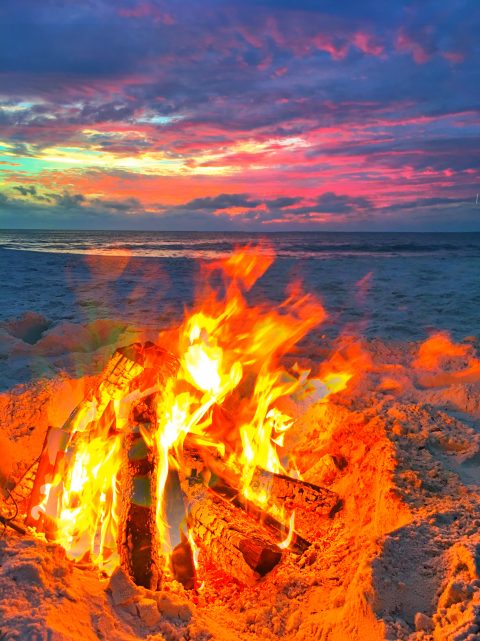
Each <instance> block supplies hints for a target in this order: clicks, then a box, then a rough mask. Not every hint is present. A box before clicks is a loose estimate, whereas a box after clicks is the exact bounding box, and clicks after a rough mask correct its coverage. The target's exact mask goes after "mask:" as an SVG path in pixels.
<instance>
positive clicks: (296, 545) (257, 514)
mask: <svg viewBox="0 0 480 641" xmlns="http://www.w3.org/2000/svg"><path fill="white" fill-rule="evenodd" d="M212 489H213V491H214V492H215V493H216V494H219V495H220V496H222V497H223V498H225V499H226V500H228V501H230V503H231V504H232V505H234V506H235V507H238V508H242V509H243V510H245V512H246V513H247V514H248V515H249V516H250V517H251V518H252V519H254V520H255V521H257V522H258V523H261V524H262V525H263V526H264V527H265V528H266V529H267V530H268V531H269V532H270V534H271V535H272V537H274V538H275V540H277V541H281V540H282V539H285V538H286V537H287V534H288V532H286V529H288V528H286V525H285V523H281V522H280V521H278V520H277V519H276V518H275V517H274V516H272V515H271V514H268V512H265V511H264V510H262V508H260V507H258V505H255V503H252V501H249V500H248V499H246V498H245V497H244V496H243V495H242V494H241V493H240V492H237V490H235V489H233V488H232V487H230V486H229V485H222V484H217V485H215V486H214V487H212ZM310 545H311V542H310V541H307V540H306V539H304V538H303V537H302V536H300V534H298V532H296V531H295V530H293V532H292V540H291V542H290V544H289V546H288V549H289V550H290V552H293V553H294V554H303V553H304V552H305V550H308V548H309V547H310Z"/></svg>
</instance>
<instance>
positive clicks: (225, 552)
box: [182, 478, 282, 585]
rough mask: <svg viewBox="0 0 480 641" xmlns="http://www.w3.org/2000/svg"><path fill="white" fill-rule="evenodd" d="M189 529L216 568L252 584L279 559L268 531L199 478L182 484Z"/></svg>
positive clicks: (279, 550)
mask: <svg viewBox="0 0 480 641" xmlns="http://www.w3.org/2000/svg"><path fill="white" fill-rule="evenodd" d="M182 489H183V491H184V493H185V497H186V507H187V523H188V529H189V532H190V534H191V536H192V537H193V540H194V542H195V544H196V545H197V546H198V547H200V548H201V549H202V550H203V551H204V553H205V555H206V556H207V558H208V559H209V560H210V561H211V562H212V563H213V564H214V565H215V566H216V567H218V568H219V569H221V570H223V571H224V572H225V573H227V574H229V575H230V576H233V577H235V578H236V579H238V580H239V581H241V582H243V583H245V584H247V585H253V584H255V583H256V582H257V581H258V580H259V579H260V578H262V577H263V576H265V575H266V574H267V573H268V572H270V571H271V570H272V569H273V568H274V567H275V566H276V565H277V564H278V563H279V562H280V560H281V558H282V550H281V549H280V548H279V547H278V546H277V545H276V543H275V541H274V540H273V539H272V537H271V536H270V534H269V533H268V532H267V531H266V530H265V529H264V528H262V527H261V526H260V525H259V524H258V523H256V522H255V521H252V520H251V519H250V518H248V516H247V515H246V514H245V513H244V512H243V511H242V510H239V509H236V508H235V507H234V506H232V505H231V504H230V503H229V502H227V501H225V500H223V499H222V498H221V497H220V496H218V495H216V494H215V493H214V492H213V491H212V490H211V489H210V488H208V487H207V486H205V485H204V484H203V483H199V482H198V479H192V478H188V479H185V480H184V481H183V483H182Z"/></svg>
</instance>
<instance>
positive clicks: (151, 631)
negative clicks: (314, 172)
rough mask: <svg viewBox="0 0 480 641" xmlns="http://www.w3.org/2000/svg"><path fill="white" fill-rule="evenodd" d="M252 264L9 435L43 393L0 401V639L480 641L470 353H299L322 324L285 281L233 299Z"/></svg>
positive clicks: (353, 346) (244, 252)
mask: <svg viewBox="0 0 480 641" xmlns="http://www.w3.org/2000/svg"><path fill="white" fill-rule="evenodd" d="M272 261H273V256H272V254H271V252H266V251H259V250H258V249H254V248H252V247H244V248H240V249H238V250H237V251H236V252H235V253H233V254H232V255H231V256H230V257H228V258H227V259H225V260H222V261H217V262H212V263H208V264H206V265H204V266H203V271H202V279H201V287H200V288H199V291H198V298H197V302H196V304H195V305H194V306H193V308H192V309H188V310H186V311H185V314H184V318H183V320H182V322H181V323H179V324H177V325H175V326H173V327H170V328H168V329H163V330H162V331H161V332H160V333H159V334H158V335H157V336H156V337H155V339H154V340H143V341H141V342H135V343H133V344H128V345H121V346H119V347H118V348H117V349H116V350H115V351H114V353H113V355H112V356H111V357H110V359H109V360H108V362H107V363H106V364H105V365H104V367H103V370H102V371H101V372H100V373H99V374H98V375H96V376H95V377H90V378H88V379H87V378H85V379H84V380H81V381H65V380H58V381H56V382H54V383H53V384H49V387H48V393H47V395H48V399H47V401H46V402H43V405H42V407H43V409H42V410H41V412H40V413H41V416H40V417H37V419H36V420H35V424H34V425H33V429H32V431H31V432H29V433H28V434H25V433H24V432H22V429H24V420H25V412H30V413H31V414H35V413H37V414H38V407H39V405H38V402H39V400H38V399H39V395H41V394H44V393H45V392H44V388H42V391H40V388H33V389H27V390H23V391H22V392H21V393H16V394H13V395H4V397H3V399H2V403H3V405H2V406H1V407H2V408H3V414H2V415H3V416H4V417H7V416H8V415H9V412H10V415H12V410H11V408H12V407H13V406H15V407H16V408H17V415H18V416H19V417H20V418H19V419H15V418H13V419H12V420H11V421H10V423H11V424H10V426H8V430H7V432H8V433H9V434H10V435H11V440H12V441H15V440H17V441H18V442H19V443H22V444H23V445H25V444H26V440H25V439H27V438H28V439H30V441H31V443H32V444H34V446H33V447H32V448H28V449H26V450H25V451H27V452H28V453H29V455H30V458H28V460H27V459H26V458H25V457H23V458H21V457H19V458H18V461H17V465H16V467H15V466H13V465H12V472H11V475H10V477H9V478H8V479H7V481H6V482H5V499H4V506H3V507H2V512H1V514H2V516H1V519H2V523H3V524H4V527H5V534H4V537H3V540H2V543H1V544H2V548H1V555H2V556H1V559H2V561H1V562H2V572H3V576H4V578H3V579H2V581H0V589H1V590H2V591H3V605H1V604H0V612H1V613H2V614H3V621H4V623H0V631H1V635H3V636H1V635H0V636H1V638H2V639H24V638H25V639H26V638H32V639H34V638H39V639H43V638H45V639H47V638H49V639H50V638H55V639H59V640H60V639H61V640H64V639H72V640H73V639H79V638H92V639H94V638H103V639H109V640H115V639H133V638H148V639H151V640H154V639H156V640H158V641H161V640H163V639H175V640H178V641H180V640H181V639H184V640H187V639H190V640H192V641H193V640H194V639H197V640H198V641H200V640H201V639H208V638H218V639H223V638H225V639H226V638H230V639H231V638H238V639H247V638H248V639H251V638H258V639H270V638H272V639H277V638H283V639H305V640H307V639H329V640H338V641H340V640H342V641H347V640H348V639H353V640H355V639H359V640H364V641H370V640H372V641H376V640H381V639H397V638H398V639H407V638H408V639H412V640H413V639H435V640H437V639H452V640H453V639H455V640H456V641H460V640H462V639H464V640H465V641H467V640H468V641H472V640H473V639H476V638H479V637H478V636H477V634H480V593H479V586H480V579H479V570H480V536H479V527H478V525H479V524H480V503H479V494H478V481H479V479H478V476H479V475H478V455H479V452H480V443H479V434H478V432H476V431H475V430H474V428H473V426H472V425H471V424H469V422H470V421H469V419H468V417H472V416H475V415H477V416H478V412H479V405H478V400H475V399H478V396H477V393H478V379H479V372H480V361H479V360H478V359H477V357H476V351H475V347H474V345H472V344H471V343H462V344H455V343H453V342H452V341H451V339H450V338H449V336H448V335H447V334H444V333H443V334H442V333H439V334H435V335H433V336H432V337H430V338H429V339H428V340H427V341H426V342H425V343H424V344H423V345H420V346H419V347H418V348H414V349H411V350H410V351H409V350H408V349H407V350H405V349H400V348H399V346H390V347H387V346H385V345H383V344H382V345H379V344H375V343H373V344H371V345H366V344H362V343H361V341H359V340H358V339H354V338H352V337H351V336H342V337H341V338H340V339H339V340H337V341H336V344H335V346H332V347H331V348H329V349H325V350H324V354H323V358H321V359H319V358H318V356H316V358H315V360H314V359H312V358H309V356H311V354H309V353H308V351H309V342H308V336H309V335H310V334H311V332H312V330H314V329H315V328H318V327H320V326H321V325H322V323H323V322H324V321H325V319H326V317H327V312H326V311H325V309H324V308H323V306H322V304H321V302H320V301H319V300H317V299H316V298H315V297H314V296H313V295H311V294H309V293H306V292H304V291H303V290H302V286H301V283H299V282H295V283H292V284H291V286H290V287H289V291H288V293H287V296H286V298H285V300H284V301H283V302H281V303H280V304H276V305H272V304H268V303H267V302H265V304H264V305H260V306H259V305H256V306H252V305H250V304H249V303H248V292H249V290H250V288H251V287H252V286H253V285H254V284H255V283H256V282H257V280H258V279H260V278H261V277H262V276H263V274H264V273H265V272H266V270H268V268H269V267H270V266H271V264H272ZM66 392H68V393H67V394H66ZM19 407H21V411H20V412H18V408H19ZM452 408H453V410H454V411H455V412H456V413H457V414H454V413H452V411H450V413H449V410H452ZM458 412H463V414H459V413H458ZM62 413H63V418H62V420H61V421H60V420H58V417H59V416H60V415H62ZM52 415H55V416H56V418H57V423H55V424H51V422H50V417H51V416H52ZM13 416H15V413H13ZM22 439H23V441H22ZM30 441H29V442H30ZM8 581H10V583H11V585H10V583H8ZM9 586H10V587H9ZM12 586H13V588H12ZM12 589H13V593H14V596H13V597H12V594H11V590H12ZM32 595H33V596H32ZM33 597H35V598H34V602H35V603H34V606H33V607H34V609H35V608H37V609H38V610H39V611H40V612H41V614H39V615H38V616H37V615H36V614H35V616H33V619H32V616H30V615H28V616H26V615H25V613H23V618H22V613H21V612H20V611H19V607H18V606H19V603H24V604H27V603H29V602H30V601H31V600H32V598H33ZM42 600H43V602H42ZM42 608H43V609H42ZM20 609H21V608H20ZM92 622H93V623H92ZM52 631H53V632H52ZM52 634H54V635H56V636H54V637H52ZM27 635H30V636H27ZM35 635H37V636H35ZM48 635H50V636H48Z"/></svg>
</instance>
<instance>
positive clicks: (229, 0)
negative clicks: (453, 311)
mask: <svg viewBox="0 0 480 641" xmlns="http://www.w3.org/2000/svg"><path fill="white" fill-rule="evenodd" d="M479 62H480V5H479V3H478V0H411V1H403V0H394V1H390V2H388V1H387V0H375V1H374V0H362V1H360V0H323V1H322V0H317V1H314V0H295V1H290V0H257V1H255V2H253V1H252V0H242V1H241V2H240V1H239V0H224V1H219V0H181V1H177V0H170V1H169V2H163V1H160V0H81V1H80V0H41V1H39V0H1V2H0V228H41V229H49V228H55V229H146V230H187V231H190V230H199V231H202V230H205V231H210V230H222V231H223V230H240V231H248V230H251V231H281V230H285V231H289V230H305V231H311V230H319V231H320V230H329V231H334V230H340V231H370V230H371V231H384V230H399V231H407V230H412V231H475V230H476V231H480V196H479V197H478V201H479V203H478V204H477V203H476V200H477V192H480V176H479V173H480V172H479V168H480V111H479V103H480V71H479V69H480V64H479Z"/></svg>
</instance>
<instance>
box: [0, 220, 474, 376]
mask: <svg viewBox="0 0 480 641" xmlns="http://www.w3.org/2000/svg"><path fill="white" fill-rule="evenodd" d="M247 243H261V244H262V246H263V245H264V244H265V243H266V244H267V245H268V248H269V249H268V251H274V252H275V254H276V257H277V258H276V261H275V263H274V264H273V266H272V267H271V268H270V270H269V271H268V272H267V273H266V274H265V275H264V276H263V277H262V278H261V279H260V280H259V282H258V283H257V284H256V285H255V286H254V287H253V289H252V290H251V291H250V292H249V294H248V298H249V299H250V301H251V302H252V303H256V302H266V301H268V302H271V304H272V305H277V304H278V303H279V302H280V301H282V300H283V299H284V298H285V297H286V293H287V289H288V285H289V283H291V282H292V281H293V280H298V279H300V280H301V281H302V282H303V287H304V289H305V290H306V291H307V292H313V293H315V294H316V295H317V296H318V297H319V298H320V299H321V300H322V302H323V304H324V305H325V307H326V309H327V312H328V319H327V321H326V322H324V323H323V324H322V325H321V326H320V327H319V328H318V336H319V337H322V339H325V338H327V339H329V338H332V339H333V338H335V337H336V336H338V335H340V334H345V333H351V334H355V335H358V336H363V337H366V338H373V337H379V338H381V339H382V340H386V341H398V340H400V341H412V340H423V339H424V338H426V337H427V336H428V335H429V334H430V333H431V332H432V331H434V330H447V331H449V332H450V333H451V334H452V336H453V337H454V338H455V339H457V340H458V339H462V338H464V337H466V336H472V335H473V336H479V335H480V313H479V309H480V233H470V234H450V233H333V232H332V233H323V232H318V233H310V232H308V233H274V234H258V235H257V234H242V233H180V232H179V233H168V232H113V231H108V232H107V231H105V232H74V231H55V232H51V231H0V274H1V290H0V291H1V305H0V367H1V368H2V369H3V374H4V377H7V378H8V373H7V371H6V369H5V367H6V361H8V362H9V363H10V365H11V364H12V362H13V361H12V359H13V358H14V356H13V355H12V340H11V335H14V336H16V341H17V342H16V343H15V349H14V350H13V351H14V352H15V350H16V352H20V353H22V354H23V355H24V356H25V354H24V351H25V350H23V345H22V344H21V343H19V342H18V338H19V337H20V339H22V340H23V339H25V336H22V335H21V333H19V332H18V331H17V329H16V328H18V327H20V326H21V321H22V318H23V319H24V318H25V314H30V315H31V314H32V313H34V314H35V315H37V316H38V318H39V319H40V320H39V321H38V323H37V326H36V329H35V327H33V329H32V331H30V330H28V324H29V322H27V323H26V326H27V330H28V331H27V330H26V331H27V334H28V332H29V331H30V335H29V337H27V338H28V340H27V343H29V344H33V343H35V342H37V341H38V340H39V339H40V338H41V337H42V335H44V334H45V333H47V334H48V332H52V331H54V330H55V328H56V327H57V328H58V327H60V328H61V327H62V324H65V323H67V324H68V325H65V327H69V328H70V329H69V331H70V332H71V331H72V330H71V328H72V327H73V325H71V324H79V325H85V324H87V323H92V322H93V321H95V320H98V319H115V320H116V321H122V322H124V323H126V324H129V325H133V326H137V327H138V326H141V327H148V328H150V329H161V328H162V327H165V326H166V325H168V324H169V323H171V321H172V319H175V318H177V317H178V318H180V317H181V316H182V314H183V310H184V308H185V306H188V305H190V304H191V303H192V301H193V297H194V293H195V289H196V287H197V286H198V284H199V282H200V283H201V277H200V271H199V264H200V262H201V261H202V260H212V259H218V258H220V257H223V256H227V255H228V254H229V253H230V252H231V251H232V250H233V249H234V248H235V247H236V246H239V245H244V244H247ZM263 251H267V250H265V249H263ZM24 325H25V323H24ZM22 327H23V326H22ZM22 331H23V330H22ZM65 331H66V330H65ZM316 331H317V330H316ZM32 332H33V333H32ZM23 342H25V341H23ZM27 348H28V349H30V347H29V345H27V346H26V349H27ZM2 350H3V351H2ZM30 356H31V358H32V359H33V355H30ZM25 358H26V357H25ZM2 360H3V364H2ZM27 361H28V363H30V361H29V360H28V359H27ZM27 361H25V362H27ZM29 368H30V370H31V363H30V364H29V365H28V366H25V367H24V368H23V370H22V371H23V373H21V374H20V380H24V379H25V378H27V379H28V377H29V376H30V375H32V374H29V373H28V371H30V370H29ZM27 370H28V371H27ZM0 387H1V385H0Z"/></svg>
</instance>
